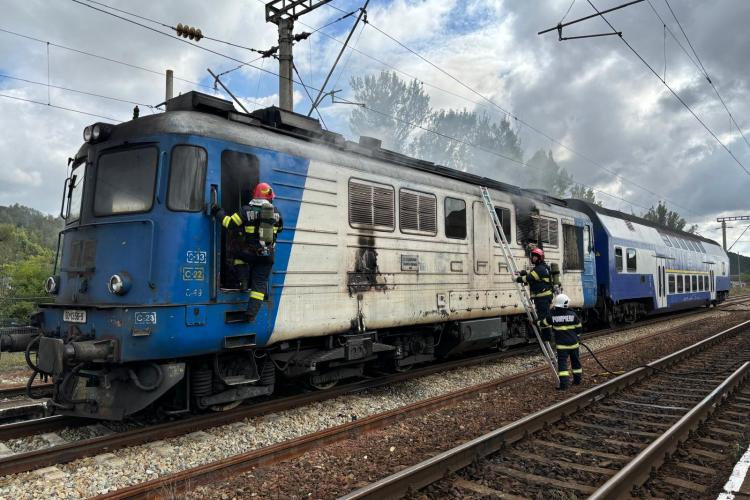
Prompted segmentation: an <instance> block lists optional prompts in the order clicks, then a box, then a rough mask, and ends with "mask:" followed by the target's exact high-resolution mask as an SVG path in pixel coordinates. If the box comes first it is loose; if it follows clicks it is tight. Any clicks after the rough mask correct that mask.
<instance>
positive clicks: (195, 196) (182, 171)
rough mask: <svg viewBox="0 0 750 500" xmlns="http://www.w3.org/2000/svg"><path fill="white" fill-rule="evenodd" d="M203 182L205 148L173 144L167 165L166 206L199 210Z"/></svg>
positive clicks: (200, 207)
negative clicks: (170, 157)
mask: <svg viewBox="0 0 750 500" xmlns="http://www.w3.org/2000/svg"><path fill="white" fill-rule="evenodd" d="M205 182H206V150H205V149H203V148H200V147H197V146H187V145H180V146H175V147H174V148H173V149H172V160H171V162H170V166H169V189H168V194H167V207H168V208H169V209H170V210H174V211H177V212H200V211H201V210H203V189H204V184H205Z"/></svg>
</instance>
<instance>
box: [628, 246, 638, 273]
mask: <svg viewBox="0 0 750 500" xmlns="http://www.w3.org/2000/svg"><path fill="white" fill-rule="evenodd" d="M631 252H632V257H631ZM631 260H632V263H633V266H632V267H631V266H630V263H631ZM625 269H626V271H627V272H629V273H637V272H638V250H637V249H636V248H628V249H627V250H625Z"/></svg>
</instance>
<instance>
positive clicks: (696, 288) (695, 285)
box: [692, 276, 698, 292]
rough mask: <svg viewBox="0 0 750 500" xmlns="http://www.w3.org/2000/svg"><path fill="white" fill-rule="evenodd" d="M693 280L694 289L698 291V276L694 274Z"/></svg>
mask: <svg viewBox="0 0 750 500" xmlns="http://www.w3.org/2000/svg"><path fill="white" fill-rule="evenodd" d="M692 280H693V291H694V292H697V291H698V276H693V278H692Z"/></svg>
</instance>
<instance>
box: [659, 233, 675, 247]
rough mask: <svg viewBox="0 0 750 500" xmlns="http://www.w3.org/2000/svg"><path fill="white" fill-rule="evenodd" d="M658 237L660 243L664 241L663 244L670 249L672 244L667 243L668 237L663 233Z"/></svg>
mask: <svg viewBox="0 0 750 500" xmlns="http://www.w3.org/2000/svg"><path fill="white" fill-rule="evenodd" d="M659 236H661V239H662V241H664V244H665V245H667V246H668V247H670V248H672V243H671V242H670V241H669V237H668V236H667V235H666V234H664V233H661V232H660V233H659Z"/></svg>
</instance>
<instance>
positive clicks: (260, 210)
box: [214, 182, 284, 322]
mask: <svg viewBox="0 0 750 500" xmlns="http://www.w3.org/2000/svg"><path fill="white" fill-rule="evenodd" d="M274 197H275V195H274V192H273V188H272V187H271V185H270V184H268V183H266V182H261V183H259V184H258V185H257V186H255V190H254V191H253V199H252V200H251V201H250V203H248V204H247V205H243V206H242V208H241V209H240V211H239V212H235V213H233V214H232V215H226V213H225V212H224V211H223V210H221V209H219V208H218V207H214V213H215V214H216V217H217V218H218V219H219V221H221V225H222V226H224V228H225V229H227V230H229V231H235V232H237V233H239V236H240V238H239V240H240V244H239V246H238V248H237V249H235V250H234V252H233V255H232V258H233V259H235V262H236V260H240V261H242V262H244V263H246V264H247V265H248V266H249V268H250V276H249V287H248V288H249V289H250V297H249V299H248V304H247V320H248V321H250V322H252V321H254V320H255V317H256V316H257V315H258V311H260V306H261V305H262V304H263V301H264V300H265V298H266V293H267V291H268V280H269V277H270V275H271V268H272V267H273V259H274V250H275V246H276V238H277V236H278V235H279V233H281V231H282V229H283V227H284V222H283V219H282V217H281V214H280V213H279V210H278V209H277V208H276V207H275V206H274V205H273V204H272V201H273V199H274Z"/></svg>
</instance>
